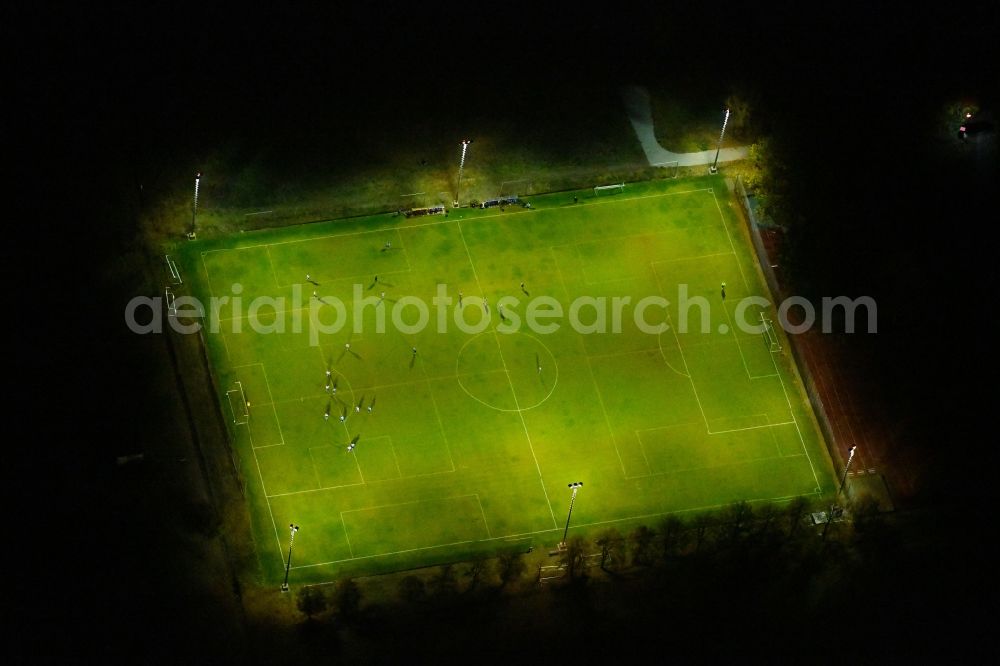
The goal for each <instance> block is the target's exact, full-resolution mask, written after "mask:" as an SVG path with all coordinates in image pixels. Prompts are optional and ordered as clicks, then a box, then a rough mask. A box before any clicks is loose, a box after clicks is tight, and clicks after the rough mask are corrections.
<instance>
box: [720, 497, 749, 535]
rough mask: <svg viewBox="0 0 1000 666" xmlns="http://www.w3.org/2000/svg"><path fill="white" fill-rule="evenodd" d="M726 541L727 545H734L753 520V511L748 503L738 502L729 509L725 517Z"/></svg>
mask: <svg viewBox="0 0 1000 666" xmlns="http://www.w3.org/2000/svg"><path fill="white" fill-rule="evenodd" d="M725 520H726V537H727V538H726V540H727V541H728V542H729V545H730V546H732V545H735V544H736V543H737V542H738V541H739V540H740V539H742V538H743V534H744V532H745V531H746V529H747V526H748V525H749V524H750V522H751V521H752V520H753V509H752V508H751V507H750V504H749V503H748V502H744V501H740V502H736V503H735V504H733V505H731V506H730V507H729V511H728V512H727V515H726V519H725Z"/></svg>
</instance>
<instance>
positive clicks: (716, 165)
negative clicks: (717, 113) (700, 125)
mask: <svg viewBox="0 0 1000 666" xmlns="http://www.w3.org/2000/svg"><path fill="white" fill-rule="evenodd" d="M728 123H729V109H726V115H725V116H724V117H723V118H722V131H721V132H720V133H719V146H718V148H716V149H715V161H714V162H712V166H711V168H709V170H708V172H709V173H718V172H719V153H720V152H722V138H723V137H724V136H726V125H727V124H728Z"/></svg>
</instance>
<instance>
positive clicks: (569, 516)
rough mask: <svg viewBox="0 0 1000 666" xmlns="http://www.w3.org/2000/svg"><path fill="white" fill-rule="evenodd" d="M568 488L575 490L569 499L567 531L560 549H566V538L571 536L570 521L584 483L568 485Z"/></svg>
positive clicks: (564, 532)
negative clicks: (577, 496) (577, 495)
mask: <svg viewBox="0 0 1000 666" xmlns="http://www.w3.org/2000/svg"><path fill="white" fill-rule="evenodd" d="M566 486H567V487H568V488H572V489H573V494H572V495H570V498H569V513H567V514H566V529H564V530H563V538H562V541H561V542H559V547H560V548H566V536H567V535H568V534H569V519H570V518H571V517H572V516H573V504H574V503H575V502H576V493H577V492H579V490H580V488H582V487H583V481H575V482H573V483H568V484H566Z"/></svg>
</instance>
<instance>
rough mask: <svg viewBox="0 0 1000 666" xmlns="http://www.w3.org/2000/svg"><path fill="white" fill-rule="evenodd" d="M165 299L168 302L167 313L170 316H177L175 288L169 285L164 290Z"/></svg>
mask: <svg viewBox="0 0 1000 666" xmlns="http://www.w3.org/2000/svg"><path fill="white" fill-rule="evenodd" d="M163 297H164V301H165V302H166V304H167V315H168V316H170V317H176V316H177V302H176V301H177V297H176V296H174V290H173V289H171V288H170V287H167V288H166V289H164V290H163Z"/></svg>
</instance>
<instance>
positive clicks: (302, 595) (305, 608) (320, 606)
mask: <svg viewBox="0 0 1000 666" xmlns="http://www.w3.org/2000/svg"><path fill="white" fill-rule="evenodd" d="M296 605H297V606H298V608H299V610H300V611H302V613H303V614H304V615H305V616H306V618H308V619H309V620H312V619H313V615H319V614H320V613H322V612H323V611H325V610H326V595H324V594H323V590H321V589H319V588H318V587H304V588H302V589H301V590H300V591H299V596H298V599H297V600H296Z"/></svg>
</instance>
